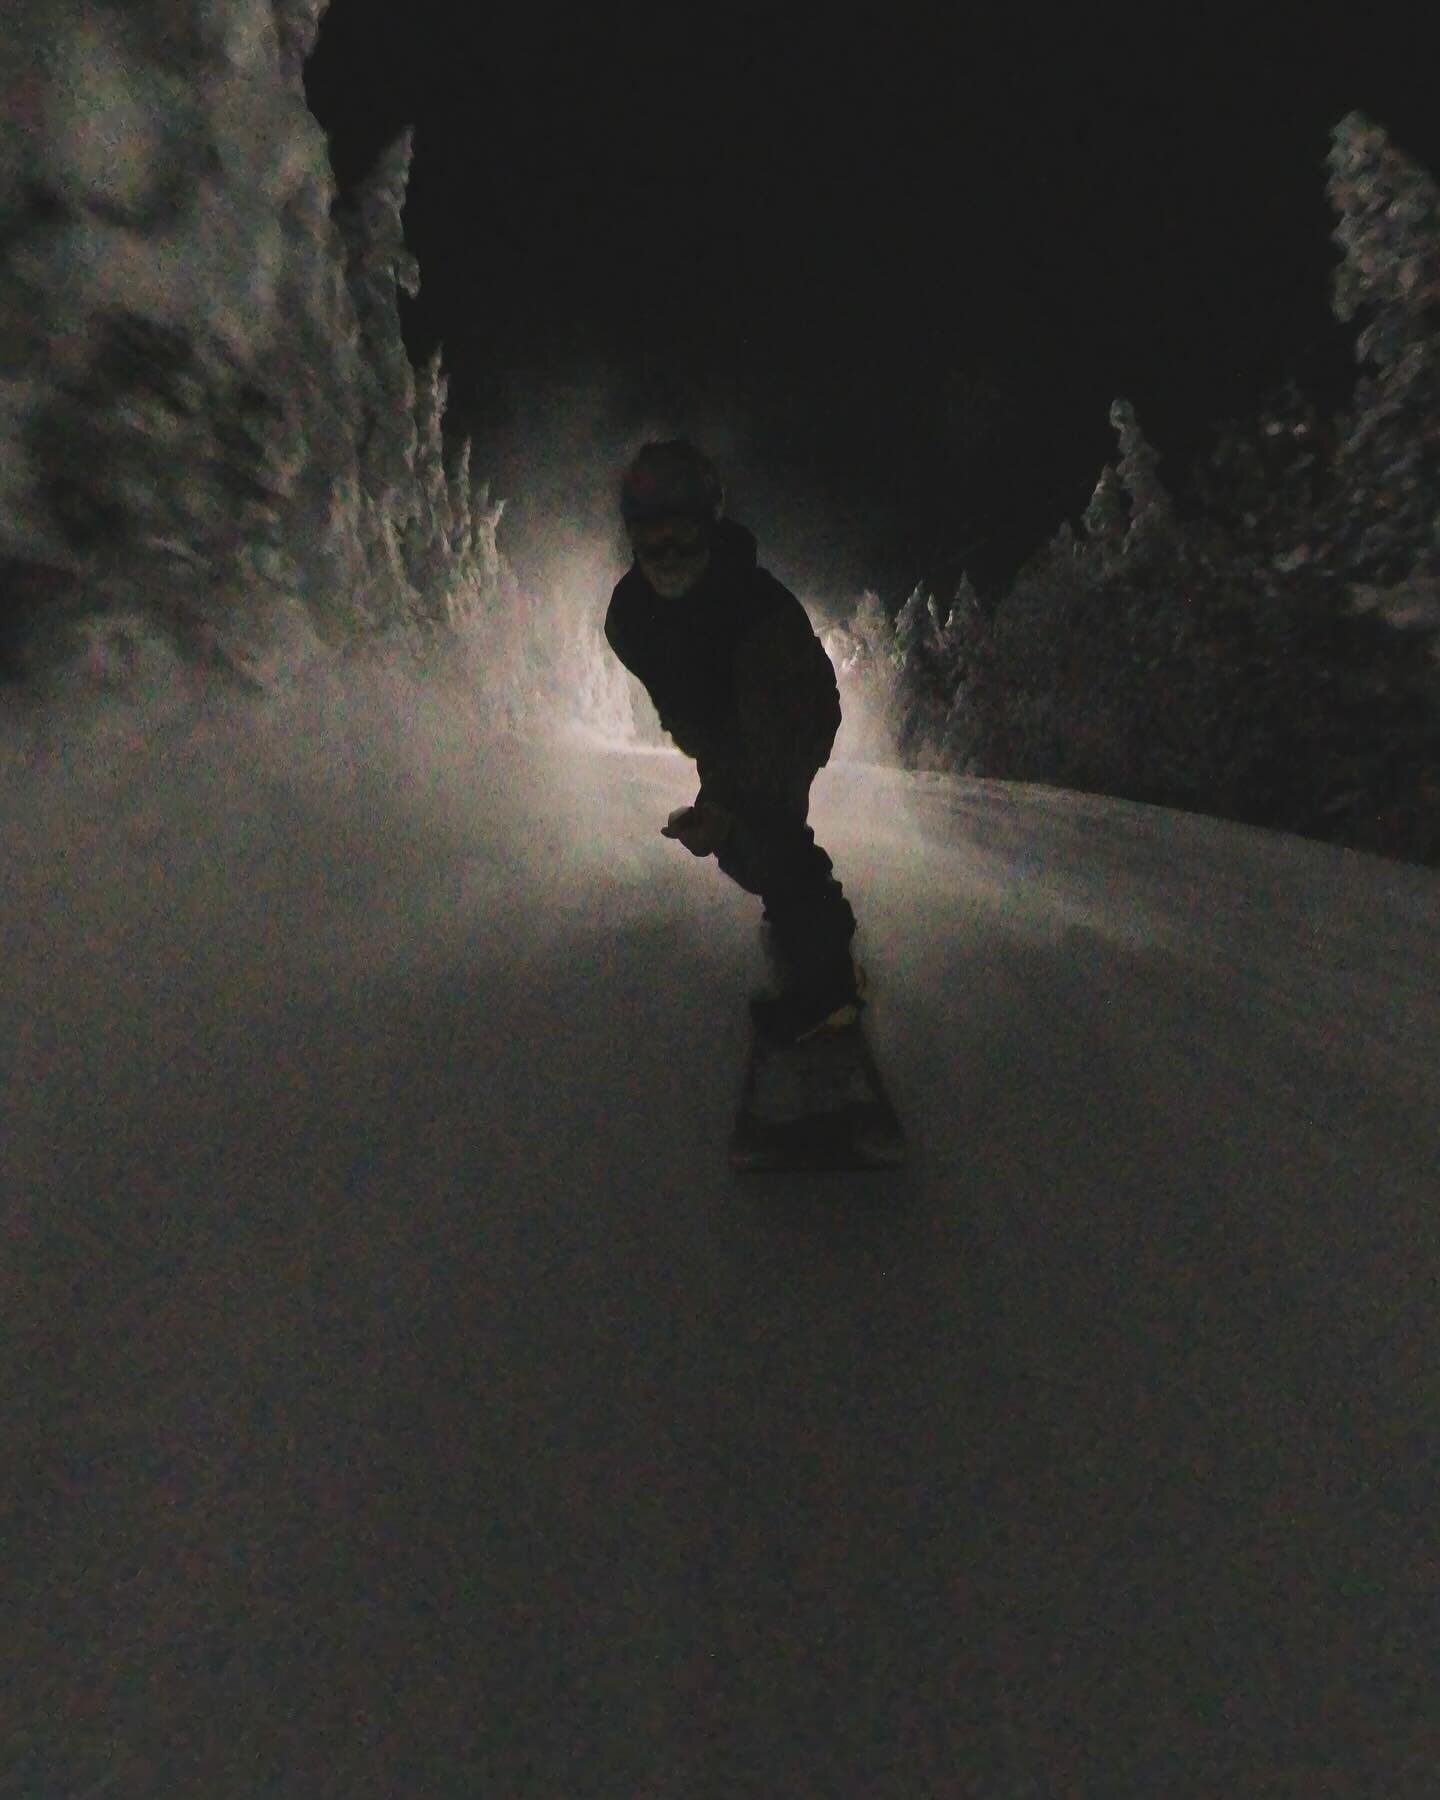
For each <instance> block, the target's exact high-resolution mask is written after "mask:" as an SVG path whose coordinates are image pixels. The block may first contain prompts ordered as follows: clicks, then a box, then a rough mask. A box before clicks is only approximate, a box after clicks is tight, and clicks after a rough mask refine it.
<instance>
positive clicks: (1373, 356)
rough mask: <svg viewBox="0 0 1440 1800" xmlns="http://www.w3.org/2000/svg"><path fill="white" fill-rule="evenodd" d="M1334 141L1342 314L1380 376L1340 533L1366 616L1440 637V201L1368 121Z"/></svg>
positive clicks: (1337, 287) (1350, 456)
mask: <svg viewBox="0 0 1440 1800" xmlns="http://www.w3.org/2000/svg"><path fill="white" fill-rule="evenodd" d="M1332 135H1333V143H1332V146H1331V150H1330V155H1329V158H1328V161H1329V167H1330V179H1329V184H1328V192H1329V196H1330V201H1331V204H1332V205H1333V206H1334V208H1335V209H1336V211H1337V213H1338V214H1339V215H1340V216H1339V223H1338V224H1337V226H1336V228H1335V231H1334V233H1333V234H1332V235H1333V237H1334V240H1335V242H1336V243H1337V244H1338V245H1339V246H1340V247H1341V248H1342V249H1343V251H1344V252H1345V256H1344V261H1343V262H1342V263H1341V265H1340V266H1339V267H1338V268H1337V269H1336V271H1335V275H1334V283H1333V293H1332V304H1333V307H1334V311H1335V313H1336V316H1337V317H1338V318H1340V319H1341V320H1343V321H1345V322H1347V323H1348V322H1349V321H1351V320H1352V319H1355V318H1356V317H1361V318H1363V320H1364V325H1363V328H1362V330H1361V331H1360V333H1359V336H1358V338H1357V340H1356V346H1355V354H1356V359H1357V361H1359V362H1361V363H1365V364H1368V365H1370V367H1371V368H1372V369H1373V370H1374V371H1375V373H1374V376H1373V378H1371V379H1367V380H1363V381H1362V382H1360V383H1359V384H1358V386H1357V392H1356V407H1355V411H1354V413H1353V414H1352V415H1351V416H1350V417H1349V418H1348V419H1347V420H1346V421H1345V428H1344V431H1343V436H1342V441H1341V445H1340V451H1339V458H1338V467H1337V476H1338V487H1339V492H1338V494H1337V498H1336V507H1335V511H1334V514H1333V525H1332V528H1333V530H1334V533H1335V535H1336V537H1337V538H1338V539H1339V544H1340V548H1341V551H1342V554H1343V557H1344V561H1345V565H1346V568H1345V572H1346V574H1347V575H1348V576H1349V578H1350V579H1351V580H1352V581H1353V582H1355V583H1356V584H1357V590H1358V595H1359V597H1360V599H1361V603H1362V604H1364V605H1371V606H1375V607H1377V608H1378V609H1379V610H1380V612H1381V613H1382V614H1387V615H1388V614H1389V613H1391V612H1392V611H1393V612H1394V613H1395V615H1396V617H1397V622H1398V618H1399V617H1401V616H1403V617H1404V618H1405V619H1406V620H1407V621H1408V622H1410V623H1411V624H1412V625H1413V626H1415V627H1416V628H1425V627H1426V625H1427V624H1428V627H1429V629H1430V630H1431V631H1432V632H1440V502H1437V500H1436V494H1437V491H1440V189H1437V187H1436V183H1435V181H1434V179H1433V178H1432V177H1431V175H1430V174H1429V173H1428V172H1427V171H1426V170H1424V169H1422V168H1421V167H1419V165H1417V164H1416V163H1414V162H1412V161H1411V160H1410V159H1409V158H1408V157H1406V156H1404V155H1403V154H1402V153H1401V152H1400V151H1398V150H1397V149H1396V148H1395V147H1394V146H1393V145H1392V144H1391V143H1390V141H1389V139H1388V137H1387V135H1386V133H1385V132H1384V130H1383V129H1381V128H1380V127H1379V126H1378V125H1375V124H1373V123H1372V122H1371V121H1370V120H1369V119H1367V118H1366V117H1365V116H1364V115H1363V114H1361V113H1358V112H1354V113H1350V114H1348V115H1347V116H1346V117H1345V118H1344V119H1343V120H1342V121H1341V122H1340V124H1339V125H1338V126H1337V127H1336V128H1335V131H1334V133H1333V134H1332ZM1391 588H1395V589H1397V590H1398V593H1399V595H1400V596H1401V597H1400V599H1399V600H1398V601H1397V604H1396V606H1395V608H1393V609H1392V608H1390V607H1389V606H1388V605H1387V602H1386V599H1385V595H1386V593H1387V591H1388V590H1390V589H1391ZM1432 642H1435V644H1436V654H1437V655H1440V640H1432Z"/></svg>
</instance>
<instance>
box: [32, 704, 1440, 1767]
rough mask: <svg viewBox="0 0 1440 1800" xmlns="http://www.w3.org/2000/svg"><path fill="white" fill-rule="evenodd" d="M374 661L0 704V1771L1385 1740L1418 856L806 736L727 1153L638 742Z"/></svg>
mask: <svg viewBox="0 0 1440 1800" xmlns="http://www.w3.org/2000/svg"><path fill="white" fill-rule="evenodd" d="M369 681H370V685H369V686H368V687H367V688H366V690H365V691H364V692H361V691H359V690H358V689H357V688H356V686H355V685H354V684H353V683H352V684H351V685H350V686H348V687H344V688H342V687H341V686H340V685H339V684H338V683H321V684H319V685H318V686H315V685H313V684H312V685H311V686H310V687H305V686H304V685H303V684H302V685H301V686H300V687H297V689H296V690H295V691H294V692H293V693H292V694H290V695H289V697H288V698H287V697H285V696H282V697H280V698H277V699H274V700H271V701H269V702H266V703H264V705H263V707H261V708H258V709H257V710H254V711H251V712H248V713H246V712H242V711H240V710H233V711H227V710H225V709H223V708H222V709H218V710H215V709H212V710H211V711H210V712H208V713H206V714H203V715H201V716H199V717H196V718H194V719H191V718H189V717H188V716H187V715H185V714H184V713H180V714H177V715H176V716H175V717H174V718H172V719H171V721H170V722H169V724H168V725H165V726H164V727H163V728H159V727H156V726H155V724H154V722H153V721H151V722H150V723H149V724H145V728H144V730H143V731H142V730H141V729H140V728H139V725H140V724H144V723H145V722H143V721H141V722H139V723H137V724H136V725H135V728H134V730H133V731H132V730H131V729H128V728H127V727H126V725H125V722H124V719H123V718H121V717H119V715H116V716H115V717H112V718H111V720H110V721H109V722H108V723H107V724H106V726H105V727H104V729H103V730H102V729H100V728H99V727H92V726H84V727H82V726H79V725H75V726H73V727H71V728H65V727H63V726H61V725H52V726H50V727H48V728H47V731H46V733H45V734H43V735H37V734H36V733H34V732H32V733H30V734H29V735H26V736H24V737H22V735H21V734H20V733H19V731H18V729H17V730H16V731H14V732H13V733H12V735H11V736H10V738H8V739H7V740H6V743H5V745H4V754H5V756H6V758H7V759H8V760H7V764H6V767H5V769H4V771H3V785H0V794H3V831H4V839H5V843H6V846H7V866H6V871H5V876H4V906H3V924H4V930H5V941H6V949H7V955H6V981H5V983H4V985H3V989H0V1041H3V1042H4V1043H5V1044H6V1045H7V1047H8V1056H7V1061H8V1065H9V1069H8V1072H9V1079H8V1081H7V1084H6V1087H5V1105H6V1118H5V1136H4V1151H5V1157H4V1179H5V1183H6V1187H7V1194H6V1202H7V1210H8V1214H9V1220H10V1223H9V1226H8V1228H7V1233H6V1237H5V1240H4V1262H3V1291H0V1317H3V1321H4V1330H5V1332H6V1334H7V1337H8V1340H9V1341H8V1346H7V1347H8V1360H7V1363H6V1368H7V1371H8V1374H7V1383H6V1386H7V1397H6V1403H5V1414H6V1423H5V1432H4V1436H5V1442H6V1446H7V1454H6V1458H5V1462H6V1467H7V1471H8V1483H7V1486H8V1488H9V1493H8V1510H9V1523H8V1528H7V1530H6V1532H5V1534H4V1535H5V1537H6V1539H7V1541H8V1543H9V1545H10V1546H11V1550H10V1558H11V1559H13V1560H12V1561H11V1566H10V1567H9V1569H8V1571H7V1574H6V1580H5V1589H6V1592H7V1596H8V1600H9V1607H10V1611H9V1618H10V1621H11V1623H10V1625H9V1626H8V1627H7V1639H8V1643H9V1648H10V1653H11V1654H10V1656H9V1657H8V1658H7V1661H9V1663H10V1668H11V1679H10V1682H9V1687H10V1693H11V1701H10V1703H9V1706H8V1708H7V1710H8V1711H9V1716H10V1725H9V1727H8V1729H7V1737H8V1738H9V1749H8V1752H7V1762H8V1777H7V1783H6V1784H5V1785H7V1791H14V1792H24V1793H33V1794H46V1795H55V1796H61V1795H65V1796H70V1795H74V1796H76V1797H77V1800H78V1797H79V1796H80V1795H82V1794H89V1793H104V1794H107V1795H111V1796H119V1795H125V1796H127V1797H128V1796H130V1795H141V1794H145V1795H149V1794H156V1795H160V1794H165V1795H178V1794H191V1793H193V1794H201V1793H203V1794H204V1795H205V1796H207V1800H222V1797H228V1796H232V1795H233V1796H237V1797H239V1796H258V1795H265V1796H267V1797H278V1796H291V1795H293V1796H296V1797H297V1800H300V1797H303V1800H315V1797H317V1796H322V1795H332V1794H333V1795H335V1796H337V1797H338V1796H344V1800H361V1797H362V1796H372V1795H373V1796H376V1797H377V1800H378V1797H380V1796H393V1795H398V1794H405V1795H416V1796H419V1795H422V1794H436V1795H440V1794H444V1795H467V1796H468V1795H485V1796H492V1795H493V1796H496V1797H497V1800H498V1797H500V1796H505V1797H506V1800H514V1797H518V1796H531V1795H533V1796H544V1797H545V1800H560V1797H566V1800H568V1797H570V1796H592V1795H597V1796H598V1795H614V1796H617V1797H619V1796H624V1797H627V1800H633V1797H634V1796H639V1795H645V1796H654V1797H655V1800H670V1797H671V1796H674V1797H676V1800H680V1797H683V1796H691V1795H695V1796H700V1795H705V1796H709V1795H715V1796H751V1795H753V1796H757V1797H766V1800H772V1797H775V1796H791V1795H794V1796H801V1795H803V1796H806V1797H807V1800H808V1797H812V1796H837V1797H838V1796H845V1797H848V1796H852V1795H863V1796H866V1797H867V1800H882V1797H889V1796H894V1797H895V1800H918V1797H921V1796H945V1797H948V1796H960V1795H978V1796H986V1797H988V1796H995V1797H996V1800H1001V1797H1003V1800H1019V1797H1021V1796H1025V1797H1036V1800H1038V1797H1042V1796H1049V1795H1052V1794H1056V1795H1058V1794H1062V1793H1063V1794H1067V1795H1069V1794H1076V1795H1079V1794H1083V1795H1087V1796H1089V1795H1095V1796H1102V1795H1103V1796H1107V1797H1109V1796H1115V1795H1121V1794H1124V1795H1129V1794H1137V1795H1157V1796H1159V1795H1164V1796H1167V1797H1170V1796H1181V1795H1195V1796H1201V1795H1204V1796H1214V1795H1217V1794H1221V1793H1224V1794H1226V1795H1248V1794H1256V1795H1259V1794H1276V1793H1282V1792H1283V1793H1294V1794H1302V1793H1303V1794H1307V1795H1318V1794H1322V1793H1323V1794H1337V1795H1338V1794H1342V1793H1343V1794H1347V1795H1350V1794H1360V1793H1374V1794H1380V1793H1384V1794H1386V1795H1390V1796H1405V1795H1412V1794H1413V1795H1417V1796H1418V1795H1421V1794H1426V1793H1433V1791H1434V1790H1433V1781H1434V1770H1435V1766H1436V1758H1437V1756H1440V1721H1437V1710H1436V1702H1435V1695H1434V1683H1433V1671H1434V1669H1435V1667H1436V1660H1435V1659H1436V1656H1437V1654H1440V1624H1437V1618H1440V1612H1437V1607H1436V1604H1435V1602H1436V1589H1435V1569H1436V1562H1435V1541H1434V1537H1433V1535H1432V1534H1433V1528H1434V1508H1433V1477H1434V1467H1435V1465H1434V1445H1435V1441H1436V1439H1435V1432H1436V1427H1437V1424H1440V1419H1437V1407H1440V1390H1437V1385H1436V1369H1437V1366H1440V1365H1437V1351H1440V1312H1437V1309H1436V1306H1435V1299H1436V1276H1437V1271H1440V1232H1437V1223H1436V1219H1437V1202H1440V1135H1437V1131H1440V1124H1437V1122H1440V998H1437V992H1440V984H1437V979H1436V977H1437V953H1436V942H1437V925H1440V878H1437V876H1435V875H1434V874H1431V873H1428V872H1426V871H1423V870H1420V869H1416V868H1408V867H1403V866H1401V865H1398V864H1392V863H1386V862H1381V861H1379V860H1373V859H1368V858H1364V857H1360V856H1356V855H1352V854H1348V853H1345V852H1342V851H1337V850H1334V849H1330V848H1327V847H1325V846H1322V845H1317V844H1313V843H1302V842H1300V841H1298V840H1295V839H1289V838H1283V837H1278V836H1270V835H1266V834H1264V833H1260V832H1255V831H1249V830H1245V829H1241V828H1238V827H1234V826H1230V825H1225V824H1222V823H1217V822H1215V821H1211V820H1205V819H1200V818H1196V817H1189V816H1181V815H1178V814H1172V813H1166V812H1162V811H1159V810H1155V809H1151V808H1146V807H1137V806H1130V805H1125V804H1122V803H1118V802H1113V801H1108V800H1101V799H1094V798H1089V797H1083V796H1077V795H1074V794H1068V793H1061V792H1056V791H1049V790H1044V789H1039V788H1026V787H1017V786H1013V785H1006V784H1002V783H988V782H981V781H970V780H964V779H958V778H954V777H940V776H923V775H907V774H903V773H900V772H897V771H895V770H892V769H885V768H881V767H876V766H871V765H867V764H863V763H848V762H842V763H838V764H836V765H835V766H833V767H832V768H831V769H829V770H826V771H825V772H824V773H823V774H822V775H821V776H820V778H819V781H818V783H817V786H816V791H815V805H814V810H813V814H812V818H813V821H814V823H815V825H816V828H817V832H818V836H819V838H820V841H821V842H822V843H823V844H825V845H826V847H827V848H828V849H829V850H830V851H831V853H832V855H833V856H834V858H835V861H836V865H837V872H838V873H839V874H840V875H841V877H842V878H843V880H844V881H845V884H846V888H847V892H849V894H850V895H851V896H852V898H853V900H854V903H855V906H856V909H857V912H858V913H859V915H860V919H861V923H862V934H863V935H862V938H861V941H860V948H861V955H862V960H863V961H864V962H865V963H866V966H867V968H868V970H869V973H870V976H871V987H872V998H873V1009H872V1012H871V1014H870V1022H871V1032H872V1037H873V1041H874V1043H875V1046H876V1049H877V1052H878V1055H879V1058H880V1061H881V1063H882V1066H883V1067H884V1069H885V1070H886V1072H887V1075H888V1077H889V1080H890V1083H891V1086H892V1088H893V1092H894V1096H895V1099H896V1101H897V1104H898V1106H899V1108H900V1110H901V1112H902V1113H903V1115H904V1117H905V1119H906V1121H907V1122H908V1126H909V1130H910V1137H911V1144H912V1158H911V1162H910V1165H909V1167H908V1168H906V1169H905V1170H903V1171H900V1172H897V1173H885V1174H878V1175H874V1174H872V1175H863V1176H843V1177H833V1176H832V1177H803V1178H791V1177H780V1178H776V1177H758V1178H757V1177H749V1178H747V1177H741V1176H736V1175H733V1174H732V1173H731V1172H730V1170H729V1169H728V1168H727V1165H726V1159H725V1141H726V1135H727V1131H728V1128H729V1124H730V1118H731V1112H732V1108H733V1105H734V1102H735V1098H736V1094H737V1090H738V1084H739V1078H740V1073H741V1062H742V1056H743V1051H744V1048H745V1041H746V1039H745V1014H744V1003H743V1000H744V994H745V992H746V990H747V988H748V987H750V986H751V985H753V984H754V982H755V981H756V979H757V978H758V977H759V976H760V974H761V959H760V954H759V946H758V941H757V935H756V921H757V915H758V903H757V902H756V901H755V900H754V899H753V898H751V897H750V896H747V895H744V894H742V893H740V892H739V891H738V890H737V889H735V888H733V887H731V886H730V885H729V884H728V883H727V882H726V881H724V879H723V878H722V877H720V876H719V875H718V873H717V872H716V869H715V867H714V864H713V863H699V862H695V861H693V860H692V859H691V858H690V857H689V856H688V855H687V854H686V853H685V852H684V851H683V850H681V849H680V848H679V847H678V846H677V845H675V844H674V843H671V842H668V841H667V840H665V839H663V838H662V837H661V836H660V831H659V828H660V826H661V824H662V823H663V822H664V820H665V817H666V815H667V813H668V812H669V811H670V810H671V809H672V808H673V807H674V806H677V805H680V804H682V803H684V802H685V801H687V800H688V799H689V798H690V797H691V796H692V794H693V791H694V783H693V772H692V770H691V768H690V765H688V764H687V763H685V762H684V761H683V760H682V759H680V758H679V757H678V756H675V755H673V754H671V753H668V752H657V751H635V750H625V749H623V748H617V747H615V746H612V745H607V744H603V743H598V742H591V741H586V740H584V739H581V738H572V739H569V740H566V741H562V742H557V743H554V744H551V745H547V746H536V745H529V746H526V745H521V744H519V743H515V742H509V743H505V742H495V741H487V740H486V739H485V738H484V737H482V736H481V735H479V734H478V733H476V732H475V731H473V730H472V729H471V728H470V727H469V726H468V725H467V723H466V718H467V715H466V714H465V712H464V711H463V710H462V709H461V708H459V707H458V706H457V705H456V704H455V703H453V702H451V701H446V700H441V699H440V698H438V697H437V696H435V695H433V694H426V693H425V692H422V691H421V690H419V689H413V688H409V687H405V686H404V685H403V684H400V683H398V682H392V681H389V680H388V678H386V677H384V676H383V675H382V674H380V673H376V674H375V675H373V676H372V677H371V678H369ZM247 704H250V703H247ZM17 1698H18V1700H19V1711H18V1712H17V1711H15V1710H14V1706H15V1701H16V1699H17ZM17 1720H18V1721H20V1722H21V1731H20V1736H19V1739H18V1748H17V1740H16V1738H15V1736H14V1735H13V1734H14V1731H15V1726H16V1723H17Z"/></svg>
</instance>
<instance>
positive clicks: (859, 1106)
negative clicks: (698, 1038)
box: [730, 1022, 905, 1170]
mask: <svg viewBox="0 0 1440 1800" xmlns="http://www.w3.org/2000/svg"><path fill="white" fill-rule="evenodd" d="M904 1160H905V1139H904V1133H903V1131H902V1129H901V1125H900V1120H899V1118H898V1117H897V1115H896V1112H895V1108H894V1106H893V1105H892V1104H891V1101H890V1097H889V1095H888V1094H887V1093H886V1092H885V1086H884V1083H883V1082H882V1081H881V1079H880V1072H879V1070H878V1069H877V1068H876V1066H875V1059H874V1057H873V1055H872V1054H871V1051H870V1046H869V1044H868V1043H867V1042H866V1040H865V1035H864V1031H863V1028H862V1027H861V1025H860V1024H859V1023H858V1022H856V1023H854V1024H848V1025H843V1026H830V1027H827V1028H826V1029H824V1030H822V1031H818V1032H816V1033H815V1034H814V1036H813V1037H809V1038H806V1039H803V1040H802V1041H801V1042H800V1043H798V1044H788V1045H784V1046H777V1045H773V1044H768V1043H766V1042H765V1040H764V1039H763V1038H761V1037H760V1036H759V1035H758V1034H757V1035H755V1036H754V1037H753V1039H752V1042H751V1049H750V1061H749V1065H748V1067H747V1069H746V1072H745V1086H744V1091H743V1092H742V1094H741V1098H740V1108H739V1111H738V1113H737V1115H736V1119H735V1130H734V1133H733V1135H732V1137H731V1140H730V1162H731V1165H732V1167H734V1168H736V1169H754V1170H761V1169H769V1170H781V1169H794V1170H801V1169H813V1170H841V1169H891V1168H896V1167H898V1166H899V1165H900V1164H901V1163H903V1162H904Z"/></svg>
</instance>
